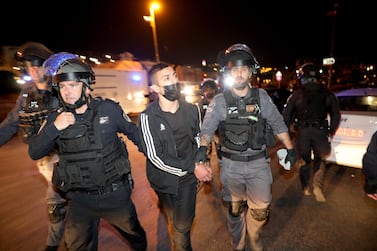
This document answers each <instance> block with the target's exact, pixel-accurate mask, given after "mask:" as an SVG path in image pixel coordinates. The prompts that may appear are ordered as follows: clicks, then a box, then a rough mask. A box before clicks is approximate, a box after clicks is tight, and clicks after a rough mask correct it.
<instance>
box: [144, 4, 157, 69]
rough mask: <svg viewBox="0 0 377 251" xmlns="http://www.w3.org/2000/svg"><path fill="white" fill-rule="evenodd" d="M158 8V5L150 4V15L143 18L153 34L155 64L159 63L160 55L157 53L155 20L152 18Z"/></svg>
mask: <svg viewBox="0 0 377 251" xmlns="http://www.w3.org/2000/svg"><path fill="white" fill-rule="evenodd" d="M159 8H160V5H159V4H158V3H152V4H151V7H150V8H149V12H150V15H149V16H143V18H144V20H145V21H147V22H150V23H151V27H152V32H153V45H154V55H155V60H156V62H157V63H159V62H160V54H159V53H158V43H157V32H156V20H155V17H154V10H157V9H159Z"/></svg>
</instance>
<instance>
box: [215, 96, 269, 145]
mask: <svg viewBox="0 0 377 251" xmlns="http://www.w3.org/2000/svg"><path fill="white" fill-rule="evenodd" d="M251 92H252V95H251V96H250V98H247V99H243V98H240V99H236V98H235V97H233V96H232V93H231V92H230V90H226V91H224V92H223V94H224V97H225V101H226V110H227V117H226V119H225V120H224V121H221V122H220V126H219V136H220V144H221V145H222V146H225V147H226V148H229V149H231V150H235V151H241V152H242V151H246V150H247V149H248V148H251V149H254V150H260V149H262V146H263V145H265V144H266V137H265V134H266V124H267V123H266V121H265V119H263V118H262V115H261V111H260V102H259V90H258V89H257V88H251Z"/></svg>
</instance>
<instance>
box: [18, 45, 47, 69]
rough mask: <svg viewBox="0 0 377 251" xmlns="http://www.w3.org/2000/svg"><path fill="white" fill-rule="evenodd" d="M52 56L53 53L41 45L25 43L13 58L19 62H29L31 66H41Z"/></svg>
mask: <svg viewBox="0 0 377 251" xmlns="http://www.w3.org/2000/svg"><path fill="white" fill-rule="evenodd" d="M52 54H53V52H52V51H51V50H50V49H48V48H47V47H46V46H44V45H43V44H41V43H37V42H27V43H25V44H23V45H21V46H20V47H19V48H18V50H17V51H16V55H15V57H16V60H18V61H20V62H23V63H25V62H30V65H31V66H42V64H43V62H44V61H45V60H46V59H47V58H48V57H50V56H51V55H52Z"/></svg>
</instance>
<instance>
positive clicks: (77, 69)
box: [53, 58, 95, 110]
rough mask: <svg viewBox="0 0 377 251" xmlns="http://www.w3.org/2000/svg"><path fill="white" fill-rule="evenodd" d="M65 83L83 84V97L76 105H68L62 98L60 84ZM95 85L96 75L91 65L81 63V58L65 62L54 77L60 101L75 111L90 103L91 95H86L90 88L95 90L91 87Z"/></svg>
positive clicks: (54, 84)
mask: <svg viewBox="0 0 377 251" xmlns="http://www.w3.org/2000/svg"><path fill="white" fill-rule="evenodd" d="M63 81H76V82H82V83H83V85H82V91H81V97H80V98H79V99H78V100H77V101H76V103H75V104H73V105H72V104H66V103H65V102H64V100H63V98H62V97H61V94H60V91H59V83H60V82H63ZM93 84H95V74H94V71H93V69H92V68H91V67H90V65H88V64H86V63H84V62H83V61H81V59H80V58H71V59H67V60H65V61H63V62H62V63H61V64H60V65H59V67H58V70H57V72H56V74H55V75H54V76H53V86H54V87H56V88H57V89H58V93H59V99H60V100H61V102H62V103H63V104H64V105H65V107H66V108H68V109H69V110H74V109H76V108H79V107H81V106H83V105H84V104H87V103H88V100H89V98H90V95H89V96H87V95H85V92H86V88H89V89H90V90H91V91H92V90H93V88H92V87H91V85H93Z"/></svg>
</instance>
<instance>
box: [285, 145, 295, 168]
mask: <svg viewBox="0 0 377 251" xmlns="http://www.w3.org/2000/svg"><path fill="white" fill-rule="evenodd" d="M287 152H288V153H287V156H286V157H285V163H287V162H288V161H289V162H291V166H293V165H294V164H295V163H296V161H297V153H296V151H295V149H294V148H293V149H288V150H287Z"/></svg>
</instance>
